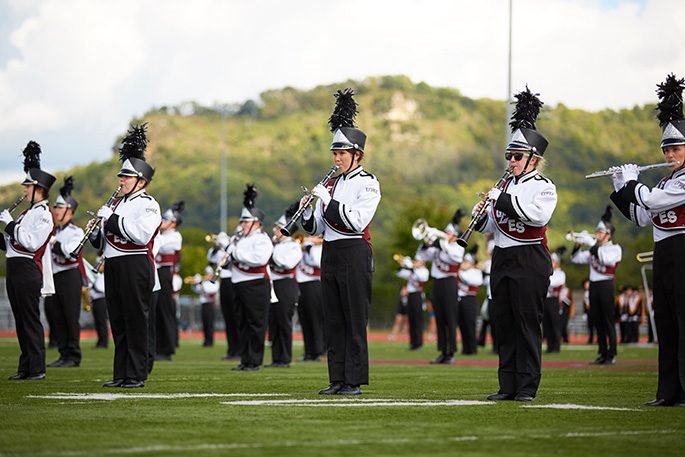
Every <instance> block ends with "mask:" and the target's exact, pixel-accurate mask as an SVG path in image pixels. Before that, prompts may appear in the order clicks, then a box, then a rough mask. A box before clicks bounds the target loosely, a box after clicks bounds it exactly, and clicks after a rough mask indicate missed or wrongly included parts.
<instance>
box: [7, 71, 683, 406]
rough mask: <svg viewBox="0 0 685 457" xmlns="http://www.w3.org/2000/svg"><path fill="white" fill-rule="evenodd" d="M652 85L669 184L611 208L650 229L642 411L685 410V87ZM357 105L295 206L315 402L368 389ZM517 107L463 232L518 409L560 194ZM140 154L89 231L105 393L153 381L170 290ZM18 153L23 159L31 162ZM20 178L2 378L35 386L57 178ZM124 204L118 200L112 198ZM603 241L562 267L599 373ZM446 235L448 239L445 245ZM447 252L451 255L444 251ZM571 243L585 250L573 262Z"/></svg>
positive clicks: (253, 273)
mask: <svg viewBox="0 0 685 457" xmlns="http://www.w3.org/2000/svg"><path fill="white" fill-rule="evenodd" d="M658 87H659V90H658V95H659V97H660V99H661V102H660V103H659V104H658V105H657V110H658V111H659V115H658V116H657V117H658V118H659V121H660V126H661V127H662V141H661V149H662V151H663V153H664V156H665V159H666V161H667V162H672V164H671V165H670V168H671V169H672V172H673V173H672V174H671V175H670V176H669V177H666V178H664V179H663V180H662V181H661V182H660V183H659V185H658V186H657V187H654V188H652V189H650V188H648V187H647V186H645V185H643V184H641V183H639V182H638V181H637V177H638V174H639V169H638V167H637V166H636V165H632V164H629V165H624V166H622V167H620V168H617V169H616V170H613V171H614V174H613V175H612V180H613V184H614V189H615V192H614V193H613V194H612V195H611V200H612V202H613V203H614V204H615V205H616V206H617V207H618V208H619V210H620V211H621V212H622V213H623V214H624V215H625V216H626V217H627V218H629V219H630V220H631V221H632V222H634V223H636V224H637V225H640V226H645V225H649V224H651V225H653V227H654V239H655V243H656V245H655V250H654V278H655V279H654V282H655V285H654V308H655V320H656V325H657V331H658V335H659V342H660V345H659V384H658V388H657V395H656V397H657V398H656V400H654V401H652V402H649V403H647V405H650V406H670V405H677V406H685V391H684V390H683V381H684V380H685V366H683V363H682V352H683V351H685V343H684V342H685V338H682V337H681V336H680V333H681V331H682V330H683V327H685V316H684V315H683V307H682V306H680V305H679V304H680V303H682V300H683V297H685V292H683V291H681V290H680V288H681V287H683V285H682V284H683V281H682V277H683V272H682V269H683V265H682V262H680V257H679V253H681V252H683V240H685V218H683V217H681V216H682V215H683V214H685V211H683V209H682V208H683V207H685V198H684V195H683V192H682V189H683V184H682V179H681V178H682V177H683V174H684V173H685V171H683V170H684V165H685V119H684V117H683V113H682V108H683V107H682V91H683V88H684V87H685V84H684V83H683V80H676V78H675V77H674V76H673V75H669V76H668V77H667V80H666V82H665V83H664V84H661V85H659V86H658ZM352 95H353V93H352V91H351V90H346V91H345V92H343V91H338V93H337V94H336V98H337V101H336V109H335V110H334V112H333V114H332V115H331V118H330V119H329V124H330V126H331V131H332V132H333V134H334V137H333V142H332V145H331V148H330V151H331V153H332V154H333V161H334V163H335V168H334V169H332V171H335V170H336V169H337V170H338V171H339V172H341V174H340V175H339V176H337V177H336V178H334V179H330V180H329V179H326V180H325V182H324V181H322V182H321V183H319V184H318V185H317V186H316V187H315V188H314V189H313V190H312V193H311V195H312V196H313V197H317V200H316V203H315V204H314V205H313V206H312V205H311V202H312V200H311V199H310V197H309V196H306V197H303V199H302V200H301V202H300V206H301V208H303V209H304V212H303V214H302V221H301V222H302V226H303V229H304V230H305V231H306V232H307V233H309V234H312V235H323V239H324V245H323V252H322V261H321V291H322V299H323V303H324V309H325V325H326V337H327V340H328V345H327V356H328V374H329V382H330V385H329V387H327V388H325V389H322V390H320V391H319V394H323V395H330V394H347V395H358V394H361V385H366V384H368V382H369V376H368V374H369V372H368V344H367V337H366V327H367V324H368V312H369V306H370V300H371V277H372V272H373V270H374V263H373V256H372V251H371V242H370V236H369V230H368V228H369V224H370V222H371V220H372V218H373V216H374V214H375V212H376V209H377V207H378V204H379V202H380V199H381V193H380V185H379V182H378V180H377V179H376V177H375V176H374V175H372V174H370V173H368V172H366V171H365V170H364V169H363V168H362V166H361V164H360V161H361V160H362V159H363V157H364V148H365V143H366V134H365V133H364V132H362V131H361V130H359V129H357V128H356V127H355V126H354V120H355V117H356V113H357V110H356V107H357V103H356V102H355V101H354V99H353V98H352ZM516 99H517V101H516V108H515V110H514V112H513V115H512V121H511V122H510V125H511V130H512V137H511V140H510V142H509V145H508V146H507V148H506V152H505V160H506V161H507V165H508V167H507V170H506V171H505V174H504V175H503V176H502V178H501V179H500V180H499V182H498V183H497V184H496V185H495V186H493V188H492V189H490V191H489V192H488V193H487V198H485V199H483V200H481V201H480V202H479V203H478V204H477V205H476V206H475V207H474V208H473V210H472V221H473V226H472V227H471V224H470V228H472V229H473V230H475V231H479V232H483V233H493V234H494V238H493V239H494V243H495V248H494V249H493V254H492V264H491V273H490V288H491V296H492V301H493V304H494V308H495V314H496V320H495V321H496V325H497V341H498V343H497V350H498V357H499V369H498V381H499V390H498V392H497V393H495V394H491V395H489V396H487V398H488V399H489V400H494V401H506V400H515V401H523V402H527V401H532V400H533V399H534V398H535V396H536V393H537V391H538V387H539V383H540V379H541V349H542V330H541V323H542V316H543V309H544V302H545V297H546V294H547V290H548V286H549V283H550V276H551V275H552V273H553V268H552V259H551V256H550V253H549V251H548V250H547V246H546V227H547V224H548V223H549V221H550V219H551V217H552V214H553V212H554V210H555V208H556V204H557V192H556V186H555V185H554V183H553V182H552V181H551V180H550V179H548V178H546V177H545V176H544V175H543V174H542V171H543V168H544V165H545V159H543V155H544V153H545V151H546V149H547V146H548V141H547V139H546V138H545V137H544V136H543V135H542V134H540V133H539V132H538V131H537V130H536V128H535V122H536V120H537V116H538V114H539V111H540V108H541V107H542V102H541V101H540V100H539V99H538V98H537V95H536V94H533V93H532V92H530V91H529V90H528V88H526V90H525V91H523V92H521V93H519V94H517V95H516ZM673 101H675V103H674V102H673ZM678 101H680V102H679V103H677V102H678ZM146 145H147V138H146V136H145V128H144V126H142V127H141V126H135V127H134V128H133V129H132V130H131V131H130V132H129V135H127V137H126V138H125V139H124V143H123V146H122V148H121V149H120V158H121V159H122V168H121V170H120V172H119V173H118V176H119V186H120V187H119V188H118V189H117V192H115V193H114V194H113V195H112V198H111V203H112V204H111V205H110V204H106V205H103V206H102V207H101V208H100V209H99V210H98V212H97V220H93V221H92V222H91V224H92V225H91V226H89V227H87V229H86V231H87V232H88V233H89V239H90V242H91V243H92V244H93V245H94V246H95V247H96V248H98V249H103V250H104V255H105V258H106V262H105V293H106V298H107V308H108V312H109V318H110V324H111V328H112V334H113V338H114V343H115V355H114V370H113V380H112V381H111V382H108V383H105V384H104V386H105V387H142V386H144V381H145V380H146V379H147V374H148V372H149V367H148V364H149V360H148V348H149V347H150V346H151V345H150V343H149V341H148V335H150V337H151V335H154V334H155V332H149V329H148V322H154V321H155V319H149V321H148V311H149V307H150V306H149V305H150V303H151V302H152V300H153V298H152V295H153V290H158V289H159V288H160V283H162V284H161V287H162V290H163V288H164V284H163V282H164V281H162V279H165V278H159V277H158V275H157V274H156V273H155V270H154V268H152V267H151V263H150V262H151V260H152V259H151V258H150V254H151V249H152V245H153V244H154V238H155V237H154V235H155V233H156V232H157V231H158V229H159V228H160V225H161V224H162V215H161V211H160V209H159V205H158V204H157V202H156V201H155V199H154V198H153V197H152V196H151V195H150V194H148V193H147V192H146V188H147V185H148V184H149V182H150V180H151V179H152V175H153V174H154V169H153V168H152V167H151V166H150V165H149V164H147V162H146V161H145V158H144V151H145V147H146ZM27 149H28V147H27ZM25 156H26V157H27V158H28V155H27V154H26V151H25ZM38 165H39V164H38ZM24 168H25V171H27V178H26V180H25V181H24V183H23V184H24V191H25V193H26V196H27V199H28V200H29V201H30V203H31V208H30V209H29V210H27V211H24V212H23V213H22V214H21V215H20V216H19V217H20V219H21V220H18V221H16V222H15V221H14V220H13V219H12V216H11V214H10V211H8V210H5V211H3V212H2V213H0V222H3V223H5V224H6V227H5V233H6V234H7V236H6V237H5V238H4V239H3V246H2V248H4V249H7V271H8V274H7V289H8V296H9V298H10V303H11V305H12V309H13V312H14V314H15V319H16V321H17V336H18V339H19V342H20V347H21V350H22V354H21V356H20V362H19V367H18V371H17V373H16V375H13V376H11V377H10V379H42V378H44V376H45V346H44V341H43V335H42V330H43V329H42V325H40V320H39V309H38V301H39V298H40V294H41V289H43V291H42V292H44V293H46V294H50V293H55V291H54V283H53V278H52V274H51V271H50V270H51V268H50V266H51V260H50V259H49V258H48V259H43V255H44V254H49V253H50V251H53V250H56V249H55V246H53V249H47V244H48V242H49V240H50V239H51V237H50V234H51V233H52V232H53V230H54V227H55V223H54V217H53V214H52V211H51V208H50V207H49V205H48V203H47V201H48V200H47V199H48V191H49V189H50V187H51V185H52V183H53V182H54V177H53V176H52V175H49V174H48V173H45V172H43V171H42V170H40V167H39V166H35V165H31V164H28V165H27V162H26V161H25V163H24ZM330 175H331V174H330V173H329V175H327V178H328V177H330ZM119 192H121V193H122V194H123V197H119V198H116V194H117V193H119ZM29 194H30V195H29ZM246 199H248V198H247V195H246ZM248 200H249V199H248ZM108 203H110V202H108ZM244 211H245V217H242V216H241V226H242V228H243V231H242V235H241V236H240V238H239V239H238V240H237V242H236V243H235V244H233V243H230V244H229V245H228V250H229V252H228V254H229V256H230V257H231V269H232V274H233V278H232V284H233V286H234V287H233V289H234V293H235V302H236V303H243V306H242V309H243V316H242V318H241V322H243V323H244V325H243V326H242V330H243V331H244V333H243V335H242V336H243V338H244V343H242V348H243V349H242V353H241V362H240V364H239V365H237V366H236V367H234V369H236V370H256V369H257V368H258V367H259V365H261V362H262V353H263V345H264V336H265V331H266V326H267V318H266V316H267V310H268V306H269V302H270V292H271V286H270V282H269V279H268V278H267V277H266V276H265V267H262V266H261V265H264V264H265V262H260V263H257V264H255V263H251V262H252V259H253V257H255V256H258V255H264V254H263V253H264V251H271V250H272V249H273V245H272V244H271V240H270V237H269V236H268V235H266V234H265V233H264V232H262V231H261V230H255V226H256V228H257V229H258V228H259V225H260V224H259V222H260V221H262V220H263V213H262V212H261V211H260V210H259V209H258V208H256V207H255V206H254V200H253V199H252V200H251V201H247V202H245V204H244ZM243 224H245V225H243ZM93 228H96V229H93ZM612 235H613V230H611V229H610V228H609V227H607V228H606V229H604V230H599V229H598V230H597V235H596V239H592V240H591V239H590V237H589V235H588V239H587V240H583V239H579V240H577V241H578V242H577V243H576V246H575V247H574V252H573V254H572V259H573V257H574V256H575V257H576V260H575V261H577V262H578V263H588V264H589V265H590V287H589V299H590V304H591V312H592V313H593V316H594V317H595V319H594V321H595V322H594V323H595V325H596V327H597V334H598V341H599V357H598V358H597V359H596V360H595V361H594V362H593V363H595V364H613V363H615V356H616V334H615V328H614V322H613V305H614V303H613V302H614V297H613V294H614V284H613V275H614V272H615V267H616V265H617V263H618V262H619V261H620V257H621V249H620V247H619V246H618V245H615V244H613V243H612V242H611V237H612ZM448 236H455V235H454V234H451V235H450V234H449V233H448ZM441 241H442V240H441ZM55 244H56V243H55ZM440 244H441V243H437V246H435V245H434V246H432V247H429V248H428V249H426V250H425V253H424V254H425V256H426V257H427V260H431V261H432V262H433V267H435V265H436V264H438V265H439V264H440V263H441V262H442V261H443V255H448V256H451V255H453V253H451V252H445V251H449V249H442V246H440ZM451 244H454V243H452V242H450V243H447V245H451ZM581 244H586V245H588V246H590V248H589V249H587V250H581V249H580V247H581ZM65 254H67V253H66V252H65ZM270 254H271V252H268V255H269V256H270ZM43 260H47V261H43ZM48 273H49V274H48ZM58 274H59V273H58ZM169 276H171V275H169ZM169 279H170V278H169ZM168 282H171V281H168ZM433 290H434V293H433V308H434V311H435V315H436V322H437V327H438V346H439V349H440V350H441V351H442V354H441V357H442V359H443V360H444V359H446V358H448V357H449V354H450V353H452V354H453V353H454V352H455V351H456V345H455V344H453V341H454V338H453V333H454V331H453V330H452V326H451V324H450V325H446V323H449V322H450V321H449V319H451V316H450V312H451V311H450V310H451V309H453V308H454V306H452V305H453V303H454V300H456V297H457V282H456V280H455V278H454V275H453V274H446V272H444V271H442V272H441V273H440V274H439V275H438V276H437V277H436V276H434V284H433ZM56 296H59V293H57V294H56ZM160 301H161V298H160ZM246 303H251V304H252V305H253V306H246V305H245V304H246ZM161 308H162V306H161V305H160V308H159V309H160V310H161ZM36 323H37V324H36ZM440 329H443V330H442V332H441V331H440ZM679 354H680V355H679Z"/></svg>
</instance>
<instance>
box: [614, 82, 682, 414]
mask: <svg viewBox="0 0 685 457" xmlns="http://www.w3.org/2000/svg"><path fill="white" fill-rule="evenodd" d="M683 88H685V79H676V77H675V76H674V75H673V74H671V75H668V76H667V77H666V81H665V82H664V83H662V84H659V85H658V90H657V95H658V96H659V99H660V102H659V104H658V105H657V110H658V115H657V118H658V119H659V125H660V126H661V128H662V133H663V134H662V138H661V150H662V151H663V153H664V158H665V159H666V162H679V163H678V164H677V165H672V166H670V167H669V168H670V169H671V170H672V171H671V174H670V175H669V176H667V177H665V178H663V179H662V180H661V181H659V184H657V185H656V187H653V188H652V189H650V188H649V187H647V186H646V185H644V184H642V183H640V182H638V180H637V177H638V171H637V166H636V165H632V164H631V165H624V166H623V167H621V173H617V174H615V175H612V178H613V179H614V189H615V190H616V191H615V192H614V193H613V194H611V200H612V201H613V202H614V204H615V205H616V207H617V208H618V209H619V210H620V211H621V213H623V215H624V216H626V217H627V218H628V219H630V220H631V221H632V222H633V223H634V224H637V225H639V226H641V227H645V226H647V225H650V224H651V225H652V227H653V230H654V260H653V265H654V320H655V324H656V330H657V336H658V338H659V383H658V386H657V389H656V399H655V400H653V401H650V402H648V403H645V404H646V405H647V406H671V405H674V406H685V281H683V278H685V263H683V252H685V118H684V116H683Z"/></svg>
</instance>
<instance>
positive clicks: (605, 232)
mask: <svg viewBox="0 0 685 457" xmlns="http://www.w3.org/2000/svg"><path fill="white" fill-rule="evenodd" d="M615 230H616V228H615V227H614V224H613V223H612V222H611V205H608V206H607V207H606V210H605V211H604V214H603V215H602V218H601V220H600V221H599V224H597V228H596V229H595V231H596V233H597V236H596V240H595V238H592V236H591V235H590V234H589V233H587V232H586V231H583V232H580V235H579V236H578V237H577V239H576V244H575V246H573V252H572V253H571V262H573V263H577V264H589V265H590V289H589V290H590V312H591V313H592V320H593V321H594V323H595V327H596V328H597V343H598V346H599V351H598V354H599V357H597V358H596V359H595V360H594V361H593V362H591V365H614V364H615V363H616V321H615V312H614V309H615V308H614V303H615V301H616V297H615V295H614V292H615V287H614V276H615V275H616V268H617V267H618V263H619V262H620V261H621V258H622V257H623V251H622V249H621V246H619V245H618V244H614V242H613V241H612V238H613V236H614V231H615ZM581 244H585V245H587V246H590V249H588V250H586V251H583V250H581V249H580V245H581Z"/></svg>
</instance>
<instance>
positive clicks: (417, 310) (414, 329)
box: [407, 292, 423, 349]
mask: <svg viewBox="0 0 685 457" xmlns="http://www.w3.org/2000/svg"><path fill="white" fill-rule="evenodd" d="M407 319H408V321H409V347H410V348H411V349H418V348H420V347H421V346H423V294H422V293H421V292H412V293H410V294H409V296H408V297H407Z"/></svg>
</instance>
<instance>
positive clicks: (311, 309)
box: [296, 236, 326, 362]
mask: <svg viewBox="0 0 685 457" xmlns="http://www.w3.org/2000/svg"><path fill="white" fill-rule="evenodd" d="M322 243H323V239H322V238H321V237H320V236H309V237H306V238H304V239H303V240H302V261H300V263H299V264H298V265H297V274H296V278H297V283H298V286H299V288H300V299H299V300H298V302H297V317H299V319H300V326H302V339H303V340H304V355H303V356H302V357H300V358H299V359H297V361H298V362H319V361H320V360H321V356H322V355H323V354H324V352H325V351H326V334H325V331H324V319H323V303H322V298H321V253H322V250H323V245H322Z"/></svg>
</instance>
